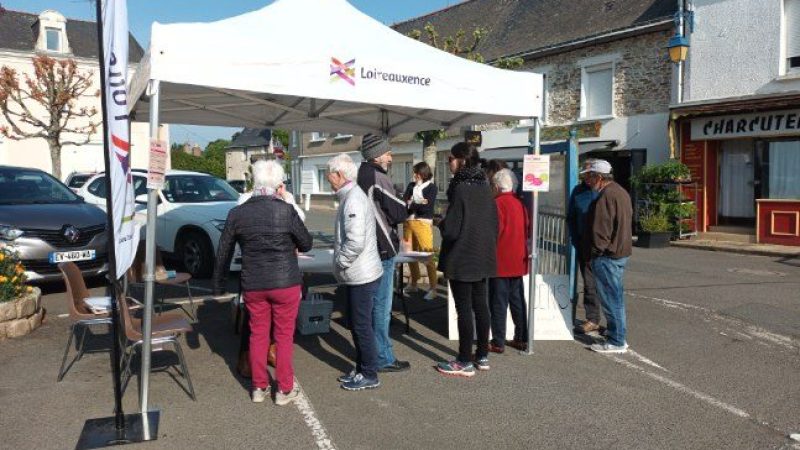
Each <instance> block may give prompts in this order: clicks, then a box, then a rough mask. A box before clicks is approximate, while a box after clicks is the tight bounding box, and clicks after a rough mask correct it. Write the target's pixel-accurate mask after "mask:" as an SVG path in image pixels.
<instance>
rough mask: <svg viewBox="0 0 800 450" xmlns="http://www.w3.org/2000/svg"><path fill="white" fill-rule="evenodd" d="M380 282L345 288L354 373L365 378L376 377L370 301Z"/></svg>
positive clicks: (376, 358) (375, 355) (377, 366)
mask: <svg viewBox="0 0 800 450" xmlns="http://www.w3.org/2000/svg"><path fill="white" fill-rule="evenodd" d="M379 282H380V280H375V281H372V282H370V283H367V284H361V285H356V286H347V309H348V313H349V315H350V330H351V331H352V333H353V346H354V347H355V348H356V372H358V373H361V374H363V375H364V377H365V378H369V379H376V378H377V377H378V368H379V367H380V366H379V365H378V363H377V360H378V355H377V351H376V350H375V337H374V331H373V327H372V311H373V309H372V299H373V298H374V296H375V290H376V289H378V283H379Z"/></svg>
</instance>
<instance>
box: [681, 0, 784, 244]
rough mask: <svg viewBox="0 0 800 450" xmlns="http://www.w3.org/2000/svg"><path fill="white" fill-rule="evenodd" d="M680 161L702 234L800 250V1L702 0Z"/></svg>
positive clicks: (695, 6) (695, 4)
mask: <svg viewBox="0 0 800 450" xmlns="http://www.w3.org/2000/svg"><path fill="white" fill-rule="evenodd" d="M689 7H690V8H691V9H692V10H693V12H694V30H693V32H691V30H689V31H690V33H689V34H688V38H689V43H690V48H689V52H688V60H687V62H686V65H685V74H684V75H685V81H684V87H685V89H684V95H683V98H682V99H681V102H680V103H676V104H674V105H673V106H672V116H673V117H674V119H675V124H676V128H677V130H678V133H679V136H680V148H679V151H680V158H681V160H682V161H683V162H685V163H686V164H687V165H688V166H689V167H690V168H691V170H692V178H693V179H694V181H696V182H698V183H699V185H700V191H699V194H698V198H697V199H696V203H697V206H698V209H699V211H700V218H699V223H698V228H699V230H700V231H717V232H727V233H737V234H742V235H745V236H750V238H751V240H753V241H757V242H761V243H771V244H783V245H800V1H798V0H694V1H692V2H691V3H689Z"/></svg>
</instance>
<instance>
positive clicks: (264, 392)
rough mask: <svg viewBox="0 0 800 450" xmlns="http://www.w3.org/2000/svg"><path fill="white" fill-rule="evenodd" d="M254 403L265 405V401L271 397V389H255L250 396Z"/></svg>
mask: <svg viewBox="0 0 800 450" xmlns="http://www.w3.org/2000/svg"><path fill="white" fill-rule="evenodd" d="M250 396H251V398H252V400H253V403H264V400H266V399H267V397H269V388H266V389H259V388H255V389H253V392H252V393H251V394H250Z"/></svg>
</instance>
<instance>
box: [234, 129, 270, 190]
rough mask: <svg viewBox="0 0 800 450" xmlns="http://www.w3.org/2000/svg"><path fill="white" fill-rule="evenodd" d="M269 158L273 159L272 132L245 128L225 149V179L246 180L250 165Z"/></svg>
mask: <svg viewBox="0 0 800 450" xmlns="http://www.w3.org/2000/svg"><path fill="white" fill-rule="evenodd" d="M269 157H275V146H274V144H273V142H272V131H271V130H270V129H268V128H245V129H243V130H242V131H241V132H239V133H237V134H236V136H235V137H234V139H233V141H232V142H231V144H230V145H229V146H228V148H226V149H225V178H226V179H228V180H237V181H244V180H248V179H249V178H250V164H252V163H254V162H256V161H257V160H258V159H262V158H269Z"/></svg>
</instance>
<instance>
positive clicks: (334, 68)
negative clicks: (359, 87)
mask: <svg viewBox="0 0 800 450" xmlns="http://www.w3.org/2000/svg"><path fill="white" fill-rule="evenodd" d="M355 65H356V60H355V58H353V59H351V60H350V61H347V62H346V63H342V62H341V61H339V60H338V59H336V58H333V57H331V82H334V81H338V80H344V81H346V82H348V83H350V85H351V86H355V85H356V79H355V78H356V68H355Z"/></svg>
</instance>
